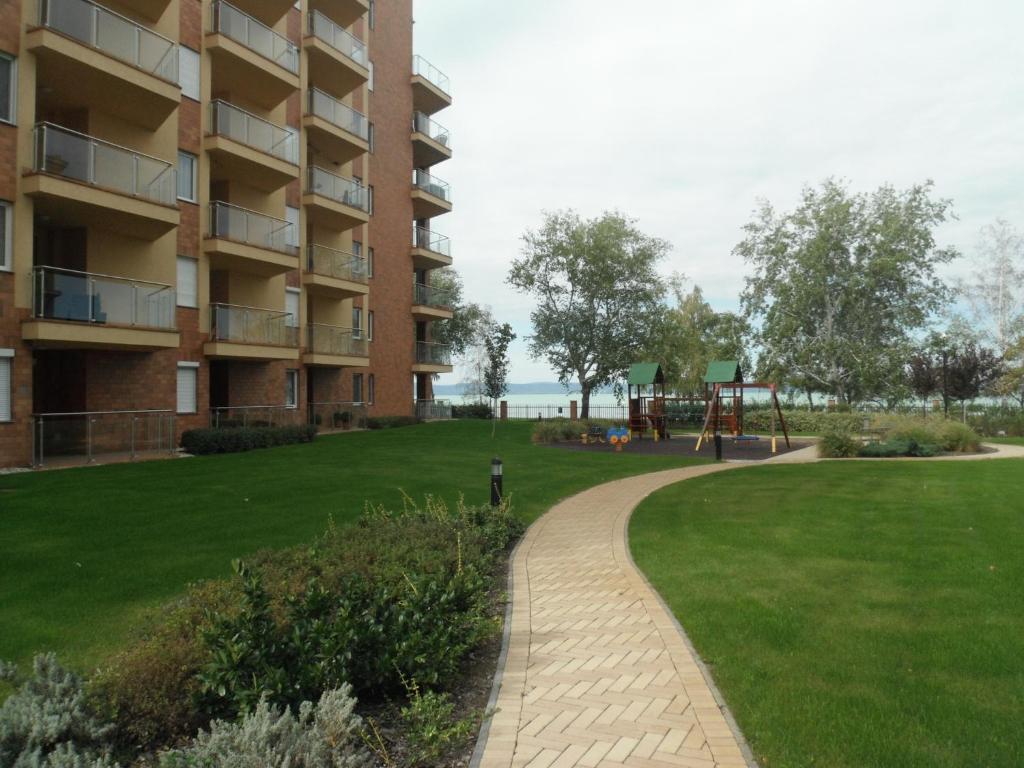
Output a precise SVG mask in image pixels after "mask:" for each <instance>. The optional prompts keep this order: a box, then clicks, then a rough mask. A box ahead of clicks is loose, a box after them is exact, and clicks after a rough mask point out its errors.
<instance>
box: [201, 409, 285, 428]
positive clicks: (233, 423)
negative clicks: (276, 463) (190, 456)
mask: <svg viewBox="0 0 1024 768" xmlns="http://www.w3.org/2000/svg"><path fill="white" fill-rule="evenodd" d="M301 423H302V414H301V413H300V412H299V409H298V408H296V407H295V406H294V405H227V406H221V407H218V408H211V409H210V426H211V427H213V428H214V429H230V428H232V427H279V426H286V425H297V424H301Z"/></svg>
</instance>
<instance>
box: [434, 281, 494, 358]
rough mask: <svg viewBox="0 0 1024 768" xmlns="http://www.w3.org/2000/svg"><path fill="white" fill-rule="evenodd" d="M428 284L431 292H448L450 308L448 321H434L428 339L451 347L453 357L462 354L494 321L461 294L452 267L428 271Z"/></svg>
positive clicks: (485, 309) (459, 285) (461, 291)
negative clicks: (429, 272) (450, 313)
mask: <svg viewBox="0 0 1024 768" xmlns="http://www.w3.org/2000/svg"><path fill="white" fill-rule="evenodd" d="M430 286H431V288H433V289H434V291H436V292H439V293H443V294H447V297H448V306H449V307H450V308H451V310H452V314H453V317H452V319H451V320H443V321H440V322H435V323H434V325H433V327H432V328H431V329H430V330H431V339H432V340H433V341H435V342H438V343H440V344H447V345H448V346H449V347H450V348H451V352H452V357H453V358H460V357H463V356H464V355H465V354H466V353H467V351H468V350H470V349H471V348H472V346H473V345H474V344H475V343H479V342H480V340H481V339H482V334H484V333H486V332H487V329H488V328H490V326H491V325H493V323H494V318H493V317H492V316H491V311H490V310H489V309H487V308H486V307H483V306H481V305H480V304H476V303H474V302H470V301H466V300H465V298H464V297H463V288H462V275H460V274H459V273H458V272H456V271H455V270H454V269H452V268H451V267H445V268H444V269H437V270H434V271H433V272H432V273H431V274H430Z"/></svg>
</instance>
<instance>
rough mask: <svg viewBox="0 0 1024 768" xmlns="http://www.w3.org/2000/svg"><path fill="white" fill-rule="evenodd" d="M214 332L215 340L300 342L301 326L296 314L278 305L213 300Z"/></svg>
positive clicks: (273, 343)
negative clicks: (246, 304) (242, 304)
mask: <svg viewBox="0 0 1024 768" xmlns="http://www.w3.org/2000/svg"><path fill="white" fill-rule="evenodd" d="M210 333H211V336H212V338H213V339H214V340H215V341H231V342H234V343H236V344H266V345H270V346H276V347H297V346H299V327H298V326H297V325H295V318H294V316H293V315H292V314H291V313H290V312H282V311H280V310H276V309H257V308H256V307H243V306H240V305H237V304H219V303H215V304H210Z"/></svg>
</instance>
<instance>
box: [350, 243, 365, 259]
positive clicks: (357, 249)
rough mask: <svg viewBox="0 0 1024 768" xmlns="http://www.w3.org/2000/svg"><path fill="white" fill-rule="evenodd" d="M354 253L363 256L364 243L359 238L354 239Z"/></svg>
mask: <svg viewBox="0 0 1024 768" xmlns="http://www.w3.org/2000/svg"><path fill="white" fill-rule="evenodd" d="M352 255H353V256H362V255H363V244H362V243H361V242H359V241H358V240H353V241H352Z"/></svg>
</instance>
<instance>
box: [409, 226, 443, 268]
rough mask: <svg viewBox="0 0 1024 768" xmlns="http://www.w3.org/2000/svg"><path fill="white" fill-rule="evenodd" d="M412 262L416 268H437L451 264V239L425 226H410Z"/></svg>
mask: <svg viewBox="0 0 1024 768" xmlns="http://www.w3.org/2000/svg"><path fill="white" fill-rule="evenodd" d="M412 263H413V266H415V267H416V269H439V268H440V267H450V266H451V265H452V247H451V241H450V240H449V239H448V238H447V237H445V236H444V235H440V234H438V233H437V232H434V231H433V230H431V229H427V228H426V227H419V226H413V228H412Z"/></svg>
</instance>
